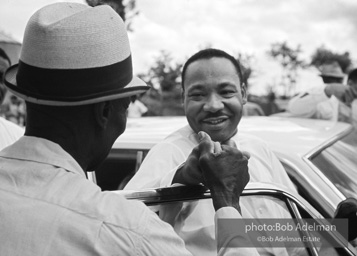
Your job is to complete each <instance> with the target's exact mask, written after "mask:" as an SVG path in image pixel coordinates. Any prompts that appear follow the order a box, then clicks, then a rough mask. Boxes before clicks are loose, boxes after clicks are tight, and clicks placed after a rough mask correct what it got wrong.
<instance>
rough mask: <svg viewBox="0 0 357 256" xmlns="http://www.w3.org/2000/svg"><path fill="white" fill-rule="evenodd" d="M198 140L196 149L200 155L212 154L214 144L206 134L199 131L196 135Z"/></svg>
mask: <svg viewBox="0 0 357 256" xmlns="http://www.w3.org/2000/svg"><path fill="white" fill-rule="evenodd" d="M198 139H199V141H200V143H199V145H198V148H199V150H200V153H201V154H205V153H212V154H213V153H214V143H213V141H212V140H211V137H210V136H209V135H208V134H207V133H205V132H203V131H200V132H199V133H198Z"/></svg>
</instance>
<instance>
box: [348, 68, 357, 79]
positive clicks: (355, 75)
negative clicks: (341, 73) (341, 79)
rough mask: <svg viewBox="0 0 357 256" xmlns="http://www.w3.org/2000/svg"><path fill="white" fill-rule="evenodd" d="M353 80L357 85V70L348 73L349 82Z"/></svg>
mask: <svg viewBox="0 0 357 256" xmlns="http://www.w3.org/2000/svg"><path fill="white" fill-rule="evenodd" d="M348 80H352V81H353V82H354V83H357V68H355V69H352V71H351V72H350V73H348V77H347V81H348Z"/></svg>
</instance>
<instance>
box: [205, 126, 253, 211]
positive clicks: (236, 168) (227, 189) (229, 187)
mask: <svg viewBox="0 0 357 256" xmlns="http://www.w3.org/2000/svg"><path fill="white" fill-rule="evenodd" d="M199 136H200V144H199V151H200V157H199V165H200V168H201V170H202V177H203V183H204V185H205V186H207V187H208V188H209V189H210V190H211V195H212V199H213V206H214V208H215V210H218V209H219V208H221V207H225V206H233V207H235V208H236V209H237V210H238V211H239V212H240V206H239V197H240V195H241V194H242V191H243V189H244V188H245V186H246V185H247V184H248V182H249V178H250V177H249V172H248V159H249V157H250V156H249V154H248V153H246V152H241V151H239V150H238V149H237V148H236V147H235V144H234V143H233V141H228V142H227V143H225V144H222V145H220V144H219V143H217V142H213V141H212V140H211V138H210V137H209V136H208V134H206V133H205V132H200V133H199Z"/></svg>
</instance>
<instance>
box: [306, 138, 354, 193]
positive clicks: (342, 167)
mask: <svg viewBox="0 0 357 256" xmlns="http://www.w3.org/2000/svg"><path fill="white" fill-rule="evenodd" d="M310 160H311V162H312V163H313V164H314V165H315V166H317V167H318V168H319V169H320V170H321V172H323V173H324V174H325V176H326V177H327V178H329V179H330V180H331V181H332V183H334V184H335V185H336V187H337V188H338V189H339V190H340V191H341V192H342V193H343V194H344V195H345V196H346V197H357V132H356V131H353V132H351V133H350V134H348V135H347V136H345V137H343V138H342V139H341V140H339V141H337V142H335V143H334V144H332V145H331V146H329V147H327V148H325V149H324V150H322V151H321V152H319V153H318V154H316V155H314V156H312V157H311V159H310Z"/></svg>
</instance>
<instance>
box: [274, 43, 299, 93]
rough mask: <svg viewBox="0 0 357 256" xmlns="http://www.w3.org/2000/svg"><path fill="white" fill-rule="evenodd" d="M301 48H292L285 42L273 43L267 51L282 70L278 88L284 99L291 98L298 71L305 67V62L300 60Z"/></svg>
mask: <svg viewBox="0 0 357 256" xmlns="http://www.w3.org/2000/svg"><path fill="white" fill-rule="evenodd" d="M301 53H302V51H301V46H300V45H298V46H297V47H296V48H292V47H290V46H289V45H288V43H287V42H281V43H279V42H278V43H274V44H272V45H271V49H270V50H269V51H268V55H270V56H271V57H272V58H273V59H275V60H277V61H278V62H279V63H280V65H281V66H282V68H283V74H282V77H281V81H280V84H279V85H280V86H281V87H283V88H284V95H283V96H285V97H289V96H291V94H292V93H293V90H294V88H295V84H296V81H297V79H298V75H299V74H298V70H299V69H303V68H305V67H306V64H305V62H304V61H303V60H302V59H300V54H301Z"/></svg>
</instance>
